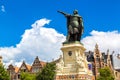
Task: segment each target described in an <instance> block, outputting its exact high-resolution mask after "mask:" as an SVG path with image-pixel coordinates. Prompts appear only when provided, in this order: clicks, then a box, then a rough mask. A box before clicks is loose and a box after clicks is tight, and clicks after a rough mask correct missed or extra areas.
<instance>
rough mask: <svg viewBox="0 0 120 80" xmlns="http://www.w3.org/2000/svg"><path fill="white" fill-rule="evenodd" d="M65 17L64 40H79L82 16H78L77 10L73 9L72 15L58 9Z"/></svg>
mask: <svg viewBox="0 0 120 80" xmlns="http://www.w3.org/2000/svg"><path fill="white" fill-rule="evenodd" d="M58 12H59V13H61V14H63V15H64V16H65V17H66V18H67V29H68V34H67V39H66V42H73V41H80V39H81V35H82V33H83V30H84V28H83V21H82V17H81V16H79V14H78V11H77V10H74V11H73V15H70V14H66V13H64V12H62V11H58Z"/></svg>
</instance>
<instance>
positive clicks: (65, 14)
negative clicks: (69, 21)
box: [57, 10, 70, 16]
mask: <svg viewBox="0 0 120 80" xmlns="http://www.w3.org/2000/svg"><path fill="white" fill-rule="evenodd" d="M57 12H59V13H61V14H63V15H64V16H70V14H67V13H65V12H63V11H59V10H58V11H57Z"/></svg>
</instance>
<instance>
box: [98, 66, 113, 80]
mask: <svg viewBox="0 0 120 80" xmlns="http://www.w3.org/2000/svg"><path fill="white" fill-rule="evenodd" d="M99 72H100V75H99V76H98V78H97V80H114V76H113V74H112V72H111V71H110V69H109V68H108V67H105V68H102V69H100V70H99Z"/></svg>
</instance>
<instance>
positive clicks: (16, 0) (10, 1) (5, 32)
mask: <svg viewBox="0 0 120 80" xmlns="http://www.w3.org/2000/svg"><path fill="white" fill-rule="evenodd" d="M119 3H120V1H119V0H114V1H113V0H92V1H90V0H76V1H74V0H71V1H67V0H60V1H57V0H54V1H50V0H43V1H42V0H29V1H28V0H0V6H2V5H3V6H4V8H5V12H2V11H0V46H11V45H15V44H16V43H18V42H19V41H20V39H21V35H22V34H23V33H24V30H25V29H29V28H30V27H31V24H32V23H33V22H34V21H36V20H37V19H40V18H47V19H50V20H52V22H51V23H50V25H51V26H50V27H52V28H55V29H56V30H57V31H58V32H60V33H63V34H65V35H66V27H65V26H66V23H65V18H64V16H62V15H61V14H59V13H57V10H62V11H64V12H67V13H70V14H72V11H73V10H74V9H78V11H79V14H80V15H81V16H82V17H83V20H84V27H85V33H84V35H83V37H84V36H87V35H89V33H90V32H91V31H92V30H93V29H94V30H99V31H112V30H118V31H120V28H119V26H120V22H119V21H120V16H119V14H120V5H119ZM58 26H60V27H58Z"/></svg>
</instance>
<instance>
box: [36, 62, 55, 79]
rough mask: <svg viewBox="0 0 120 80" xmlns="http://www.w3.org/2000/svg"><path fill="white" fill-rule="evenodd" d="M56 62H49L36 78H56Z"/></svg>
mask: <svg viewBox="0 0 120 80" xmlns="http://www.w3.org/2000/svg"><path fill="white" fill-rule="evenodd" d="M55 69H56V64H55V63H54V62H52V63H47V64H46V66H45V67H44V68H43V69H42V70H41V71H40V72H39V73H38V75H37V77H36V80H54V77H55Z"/></svg>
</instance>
